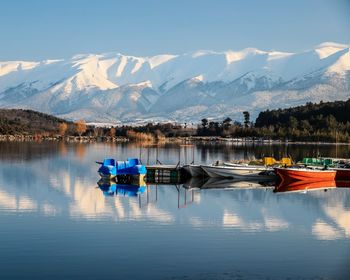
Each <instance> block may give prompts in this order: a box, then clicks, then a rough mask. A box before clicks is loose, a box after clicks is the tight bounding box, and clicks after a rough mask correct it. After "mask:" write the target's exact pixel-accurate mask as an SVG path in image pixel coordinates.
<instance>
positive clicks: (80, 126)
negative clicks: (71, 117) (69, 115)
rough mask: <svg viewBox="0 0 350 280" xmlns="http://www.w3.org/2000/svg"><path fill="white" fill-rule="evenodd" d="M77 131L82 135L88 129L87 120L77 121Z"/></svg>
mask: <svg viewBox="0 0 350 280" xmlns="http://www.w3.org/2000/svg"><path fill="white" fill-rule="evenodd" d="M75 131H76V132H77V133H78V134H79V136H81V135H82V134H83V133H84V132H85V131H86V123H85V120H83V119H81V120H78V121H77V122H76V123H75Z"/></svg>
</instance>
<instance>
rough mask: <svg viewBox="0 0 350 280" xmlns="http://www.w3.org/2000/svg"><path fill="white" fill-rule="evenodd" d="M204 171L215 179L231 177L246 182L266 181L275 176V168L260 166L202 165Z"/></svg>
mask: <svg viewBox="0 0 350 280" xmlns="http://www.w3.org/2000/svg"><path fill="white" fill-rule="evenodd" d="M201 167H202V169H203V170H204V171H205V172H206V173H207V174H208V175H209V176H210V177H213V178H220V177H229V178H234V179H244V180H266V179H270V180H271V178H273V177H274V176H276V175H275V173H274V170H273V168H269V167H265V166H259V165H249V166H246V165H237V166H225V165H201Z"/></svg>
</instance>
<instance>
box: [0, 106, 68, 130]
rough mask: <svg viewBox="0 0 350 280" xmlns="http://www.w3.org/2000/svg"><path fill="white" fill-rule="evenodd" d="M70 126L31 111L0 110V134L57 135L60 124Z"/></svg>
mask: <svg viewBox="0 0 350 280" xmlns="http://www.w3.org/2000/svg"><path fill="white" fill-rule="evenodd" d="M62 122H65V123H67V124H72V123H70V122H67V121H66V120H64V119H60V118H57V117H54V116H51V115H48V114H44V113H40V112H37V111H32V110H22V109H0V134H37V133H38V134H40V133H50V134H51V133H57V131H58V126H59V124H60V123H62Z"/></svg>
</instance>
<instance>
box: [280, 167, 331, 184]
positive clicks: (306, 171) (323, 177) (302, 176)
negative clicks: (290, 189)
mask: <svg viewBox="0 0 350 280" xmlns="http://www.w3.org/2000/svg"><path fill="white" fill-rule="evenodd" d="M275 171H276V173H277V174H278V175H279V176H280V177H281V179H282V180H287V181H288V180H300V181H331V180H335V176H336V173H337V171H335V170H330V169H317V168H296V167H292V168H282V167H277V168H275Z"/></svg>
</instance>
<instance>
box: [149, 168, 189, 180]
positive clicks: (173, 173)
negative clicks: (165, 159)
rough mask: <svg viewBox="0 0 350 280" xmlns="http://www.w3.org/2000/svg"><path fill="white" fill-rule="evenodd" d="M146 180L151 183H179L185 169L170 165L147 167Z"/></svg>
mask: <svg viewBox="0 0 350 280" xmlns="http://www.w3.org/2000/svg"><path fill="white" fill-rule="evenodd" d="M146 169H147V175H146V180H147V182H150V183H179V182H181V179H182V178H183V176H184V172H183V168H182V167H181V166H180V165H179V164H177V165H170V164H155V165H146Z"/></svg>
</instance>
